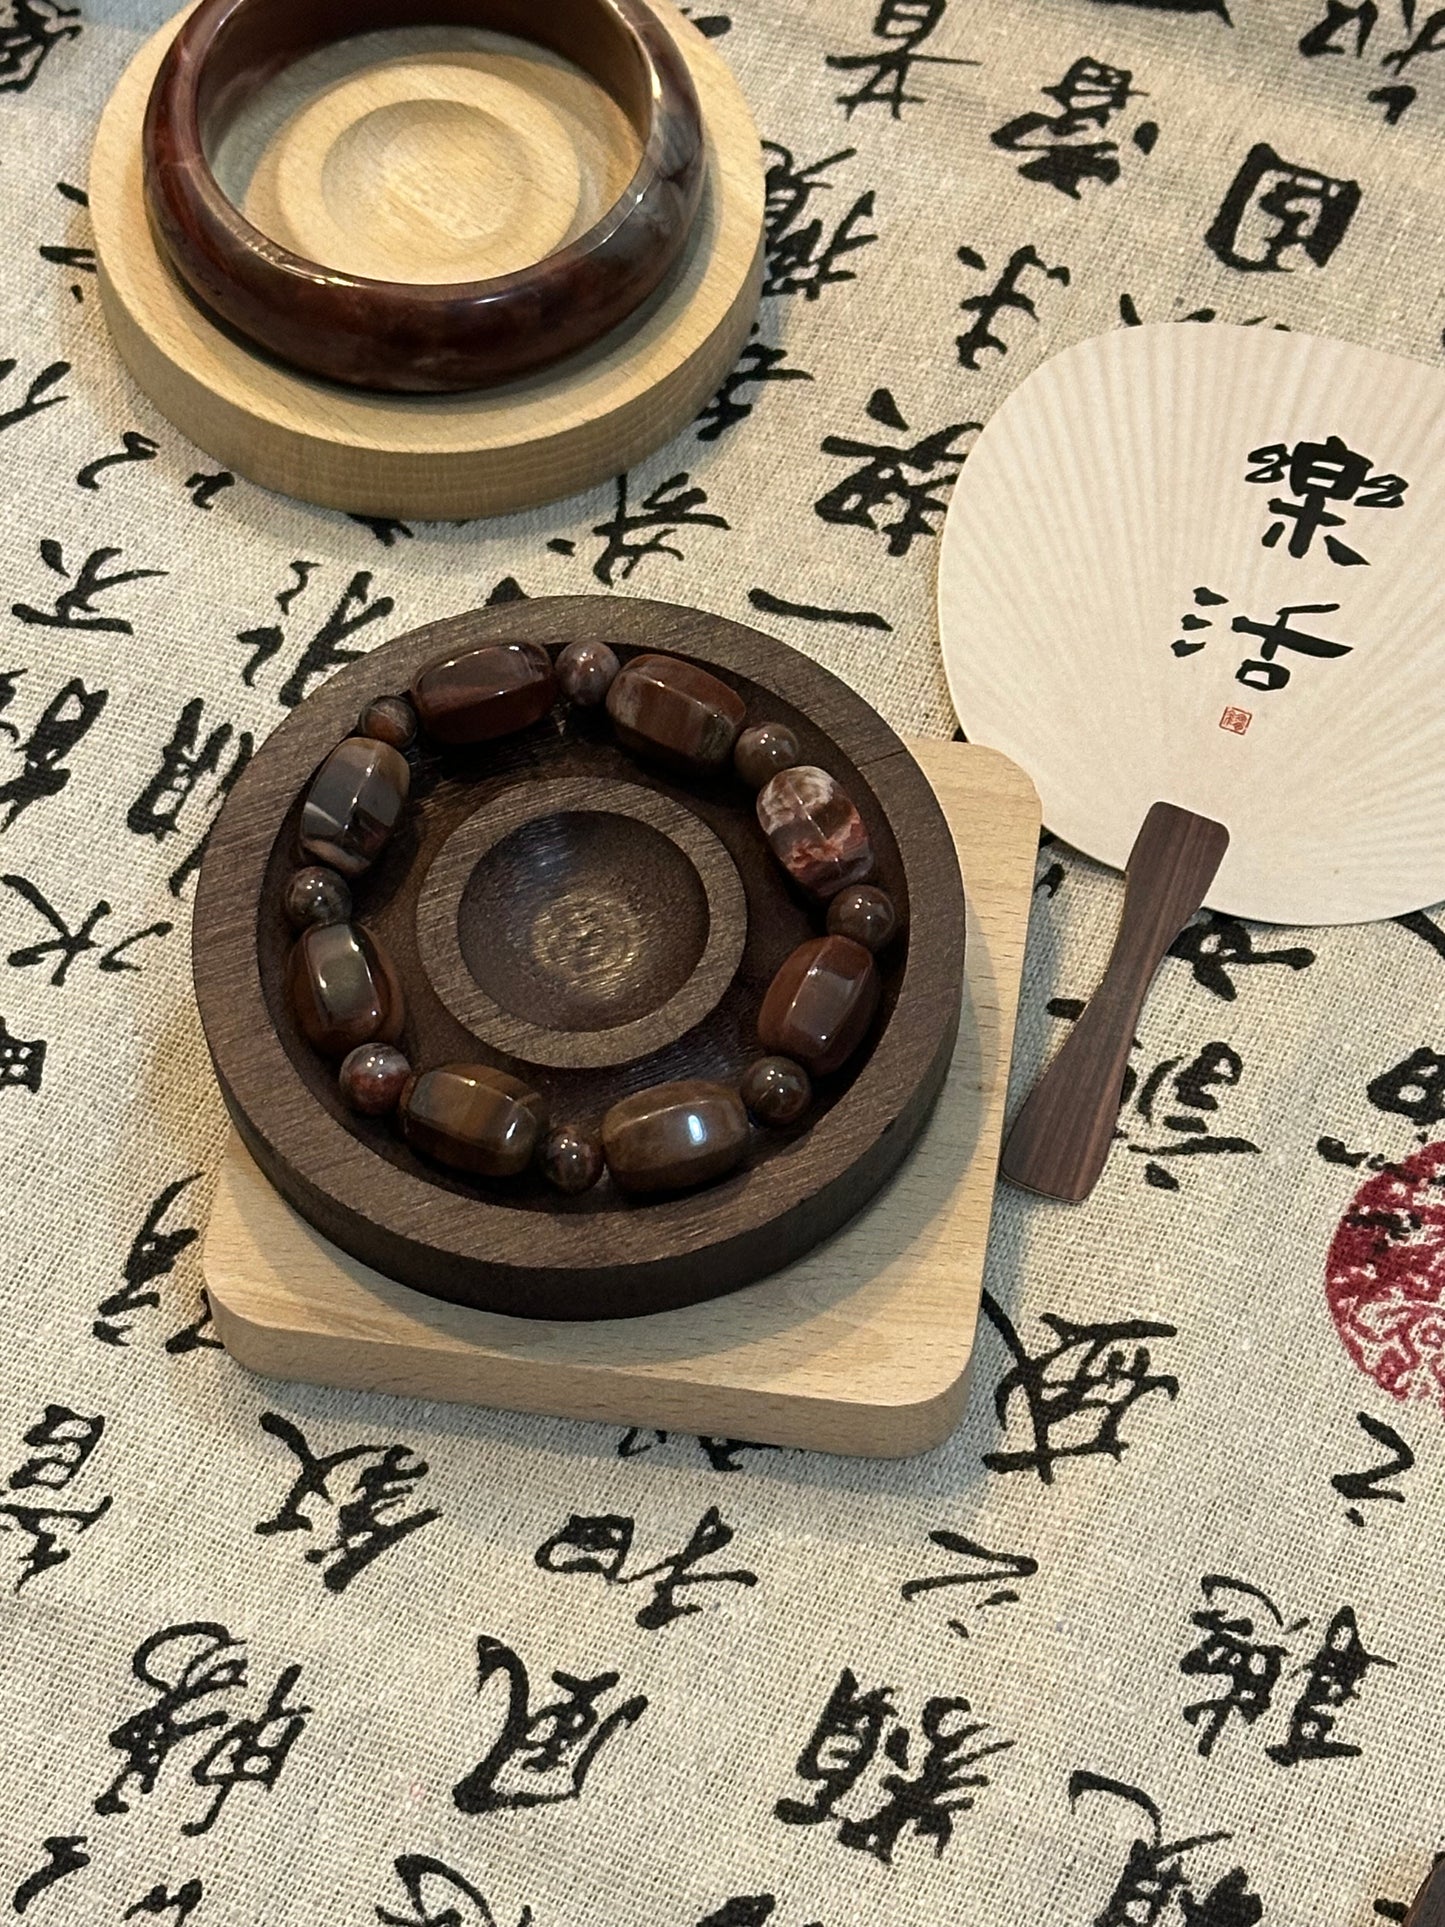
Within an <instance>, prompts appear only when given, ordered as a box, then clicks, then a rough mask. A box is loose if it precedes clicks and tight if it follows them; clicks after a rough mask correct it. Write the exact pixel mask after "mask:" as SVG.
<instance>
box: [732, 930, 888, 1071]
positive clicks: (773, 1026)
mask: <svg viewBox="0 0 1445 1927" xmlns="http://www.w3.org/2000/svg"><path fill="white" fill-rule="evenodd" d="M878 992H879V984H878V972H877V970H876V969H875V968H874V966H873V959H872V958H871V957H870V956H869V954H868V952H867V951H866V950H865V949H864V948H863V946H862V944H861V943H854V942H853V940H852V939H851V937H812V938H810V939H809V940H808V942H807V943H800V944H799V945H798V947H797V949H796V950H795V951H794V952H793V954H792V956H791V957H789V958H788V960H787V962H786V963H785V964H784V965H783V967H782V969H781V970H780V971H779V972H778V974H777V976H776V977H774V979H773V981H772V983H771V984H770V985H769V986H768V994H767V996H766V997H764V999H763V1005H762V1009H761V1010H760V1011H759V1012H758V1039H759V1041H760V1043H761V1044H762V1046H763V1049H764V1050H767V1051H776V1052H777V1053H778V1054H779V1055H780V1056H783V1057H795V1058H797V1060H798V1062H799V1063H800V1064H804V1065H806V1066H807V1068H808V1069H809V1070H810V1071H811V1072H812V1073H813V1075H814V1076H815V1077H826V1076H827V1074H828V1073H829V1071H836V1070H838V1069H839V1068H840V1067H841V1066H842V1065H844V1064H845V1063H847V1061H848V1059H849V1058H850V1057H851V1056H852V1055H853V1053H854V1051H855V1050H857V1048H858V1046H859V1045H860V1044H861V1043H862V1041H863V1039H864V1037H865V1036H866V1035H867V1032H868V1026H869V1025H870V1024H871V1023H872V1021H873V1013H874V1011H876V1010H877V1008H878Z"/></svg>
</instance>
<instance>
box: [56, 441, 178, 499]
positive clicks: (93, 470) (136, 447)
mask: <svg viewBox="0 0 1445 1927" xmlns="http://www.w3.org/2000/svg"><path fill="white" fill-rule="evenodd" d="M160 451H161V445H160V443H159V442H158V441H157V440H156V438H155V436H154V435H143V434H141V432H140V430H139V429H137V428H131V429H127V430H126V432H125V433H124V434H123V435H122V436H121V438H120V449H119V451H118V452H117V453H116V454H114V455H101V456H98V457H97V458H96V460H95V461H93V462H87V463H86V464H85V467H84V468H83V469H81V471H80V473H79V474H78V475H77V476H76V478H75V480H76V485H77V487H79V488H87V489H90V490H91V491H92V493H95V494H98V493H99V491H100V478H101V476H102V475H103V474H104V473H105V471H106V470H107V469H108V468H124V467H125V466H126V465H127V464H129V463H132V462H153V461H154V460H155V458H156V456H157V455H159V454H160Z"/></svg>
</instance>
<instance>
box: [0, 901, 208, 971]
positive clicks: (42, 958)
mask: <svg viewBox="0 0 1445 1927" xmlns="http://www.w3.org/2000/svg"><path fill="white" fill-rule="evenodd" d="M0 887H3V888H4V889H6V890H9V891H10V892H11V893H12V895H14V896H17V897H19V898H20V899H21V901H22V902H23V903H28V904H29V906H30V908H31V909H32V910H33V911H34V912H35V914H36V915H37V916H38V917H39V918H40V919H41V920H42V921H43V922H44V923H46V924H48V925H49V927H50V929H51V930H52V931H53V932H54V934H53V935H52V936H50V937H47V938H45V939H44V940H43V941H42V942H39V943H31V944H23V945H21V947H20V948H19V949H18V950H12V951H11V952H10V954H9V955H8V956H7V957H6V959H5V961H6V962H7V963H8V964H9V965H10V966H11V968H12V969H15V970H28V969H30V968H32V967H34V966H36V965H39V966H46V965H47V964H48V963H49V960H50V959H51V958H52V957H53V958H54V959H55V965H54V968H53V969H52V970H51V973H50V982H51V983H52V984H53V985H55V986H57V987H58V986H60V985H62V984H63V983H64V982H65V980H66V978H67V977H68V976H69V974H70V966H71V965H72V964H73V963H74V962H75V961H76V959H77V958H79V957H83V956H85V955H87V954H88V952H90V951H92V950H95V951H98V952H99V953H100V954H99V956H98V957H97V958H96V969H97V970H102V971H105V972H106V973H107V974H110V973H113V972H115V971H121V970H130V971H139V970H141V969H142V968H143V967H144V966H143V965H141V964H138V963H136V962H135V961H134V960H133V959H132V958H130V957H128V956H127V955H126V952H127V951H129V950H132V949H134V947H135V945H136V944H138V943H144V942H145V941H146V940H147V939H148V938H151V937H168V936H169V935H170V933H171V931H172V930H173V929H174V928H175V925H174V924H172V923H167V922H164V921H162V922H160V923H150V924H147V925H146V927H145V928H144V929H143V930H133V931H131V933H130V935H129V936H126V937H121V938H120V939H119V940H118V941H117V942H115V943H112V944H110V945H109V946H108V947H103V946H102V944H101V942H100V940H99V939H98V938H97V937H96V936H95V934H94V933H95V931H97V930H98V929H99V928H100V926H101V924H103V923H104V922H106V920H107V919H108V918H109V917H110V916H111V915H112V914H113V912H112V910H111V907H110V905H109V903H107V902H106V900H105V899H104V898H103V897H102V898H101V899H100V901H99V902H98V903H96V904H94V905H93V906H92V908H91V909H90V910H88V911H87V912H86V914H85V916H84V917H83V918H82V919H81V920H80V921H79V922H78V923H77V924H76V926H75V928H74V929H72V928H71V927H70V925H69V924H68V923H67V922H66V920H65V918H64V917H63V916H62V915H61V913H60V911H58V910H57V909H56V908H55V906H54V904H52V903H50V902H48V901H47V899H46V898H45V896H44V895H43V893H42V892H41V891H40V889H39V888H38V887H37V886H36V885H35V884H33V883H31V882H30V881H29V879H28V878H27V877H22V876H13V875H11V876H0Z"/></svg>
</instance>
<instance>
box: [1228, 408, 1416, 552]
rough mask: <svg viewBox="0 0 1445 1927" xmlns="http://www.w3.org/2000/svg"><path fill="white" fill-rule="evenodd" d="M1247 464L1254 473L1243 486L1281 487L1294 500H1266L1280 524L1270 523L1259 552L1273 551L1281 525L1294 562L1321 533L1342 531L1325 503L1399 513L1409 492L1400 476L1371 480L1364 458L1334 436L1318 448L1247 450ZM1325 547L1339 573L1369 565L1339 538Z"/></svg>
mask: <svg viewBox="0 0 1445 1927" xmlns="http://www.w3.org/2000/svg"><path fill="white" fill-rule="evenodd" d="M1249 459H1250V462H1251V463H1252V464H1253V467H1251V468H1250V470H1249V471H1248V473H1247V474H1246V476H1245V480H1246V481H1247V482H1264V483H1276V482H1283V483H1284V484H1285V486H1286V488H1287V489H1288V491H1289V493H1290V495H1291V496H1293V497H1295V498H1296V499H1295V500H1293V501H1287V500H1285V499H1284V497H1283V496H1275V497H1272V498H1271V500H1270V504H1269V507H1270V513H1271V514H1272V515H1275V516H1278V517H1280V518H1281V519H1280V520H1278V521H1275V522H1271V523H1270V525H1269V527H1268V528H1267V529H1266V530H1265V532H1264V536H1263V538H1262V541H1263V546H1264V547H1265V548H1267V549H1272V548H1274V547H1275V546H1276V545H1277V544H1278V542H1279V539H1280V537H1281V536H1282V535H1283V534H1284V531H1285V527H1286V525H1287V524H1290V523H1292V524H1293V527H1292V528H1291V529H1290V538H1289V550H1288V552H1289V554H1290V555H1292V556H1295V557H1296V558H1298V557H1301V556H1306V555H1308V554H1309V552H1310V545H1311V543H1312V542H1313V541H1314V538H1315V536H1316V534H1318V532H1319V531H1320V530H1321V529H1339V528H1343V527H1344V525H1345V518H1344V516H1343V515H1332V514H1331V513H1330V512H1329V509H1328V508H1327V507H1326V504H1327V503H1330V502H1334V503H1337V504H1339V505H1341V506H1344V505H1345V504H1352V505H1353V506H1354V507H1355V508H1362V509H1397V508H1402V507H1403V506H1404V502H1405V490H1406V489H1407V488H1408V487H1409V486H1410V484H1409V483H1408V482H1407V481H1406V480H1405V479H1404V477H1403V476H1400V475H1373V474H1371V472H1370V471H1371V468H1372V466H1373V464H1372V463H1371V460H1370V458H1369V456H1368V455H1357V454H1356V453H1355V451H1354V450H1353V449H1352V448H1347V447H1346V446H1345V444H1344V442H1342V441H1341V440H1340V438H1339V436H1338V435H1330V436H1328V437H1326V439H1325V440H1324V441H1322V442H1304V441H1301V442H1296V443H1295V444H1294V446H1293V447H1292V448H1289V447H1286V446H1285V444H1284V443H1283V442H1271V443H1270V444H1269V445H1268V446H1267V447H1265V448H1256V449H1252V450H1251V451H1250V456H1249ZM1324 546H1325V553H1326V555H1328V557H1329V558H1330V560H1331V562H1337V563H1339V564H1340V565H1341V567H1344V568H1349V567H1358V566H1360V565H1368V561H1369V558H1368V557H1367V556H1363V555H1361V554H1360V552H1359V550H1358V549H1352V548H1351V547H1350V546H1349V544H1348V543H1346V542H1342V541H1341V540H1340V539H1339V537H1338V536H1334V535H1326V537H1325V539H1324Z"/></svg>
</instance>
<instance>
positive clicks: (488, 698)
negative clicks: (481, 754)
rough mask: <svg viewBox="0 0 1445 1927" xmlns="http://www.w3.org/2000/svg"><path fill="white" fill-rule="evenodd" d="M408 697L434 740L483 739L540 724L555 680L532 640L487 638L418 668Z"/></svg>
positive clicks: (553, 697) (543, 654) (549, 663)
mask: <svg viewBox="0 0 1445 1927" xmlns="http://www.w3.org/2000/svg"><path fill="white" fill-rule="evenodd" d="M411 700H412V703H413V705H414V707H415V709H416V713H417V716H418V717H419V718H420V720H421V724H422V727H423V728H424V729H425V730H427V731H428V733H429V734H430V735H432V736H434V737H435V738H436V740H437V742H439V743H447V744H450V745H452V746H456V745H458V744H463V743H487V742H491V740H492V739H493V738H494V737H497V736H510V735H512V734H513V733H514V732H515V731H517V730H519V729H527V728H529V727H530V726H531V725H532V724H533V723H535V722H540V721H541V719H542V717H543V716H545V715H546V713H547V711H548V710H549V709H550V708H551V707H552V705H553V703H555V702H556V700H557V678H556V675H555V674H554V673H553V669H552V659H551V657H550V656H549V655H548V654H547V651H546V650H545V649H543V648H541V647H540V646H539V645H538V644H537V643H535V642H489V643H487V644H486V645H485V646H484V647H482V648H480V649H468V650H466V651H465V652H464V653H463V654H461V655H459V656H449V657H448V658H447V659H446V661H444V662H434V663H433V664H432V665H431V667H430V668H429V669H423V670H422V672H421V673H420V675H419V676H418V677H417V679H416V681H415V682H414V683H413V684H412V686H411Z"/></svg>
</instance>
